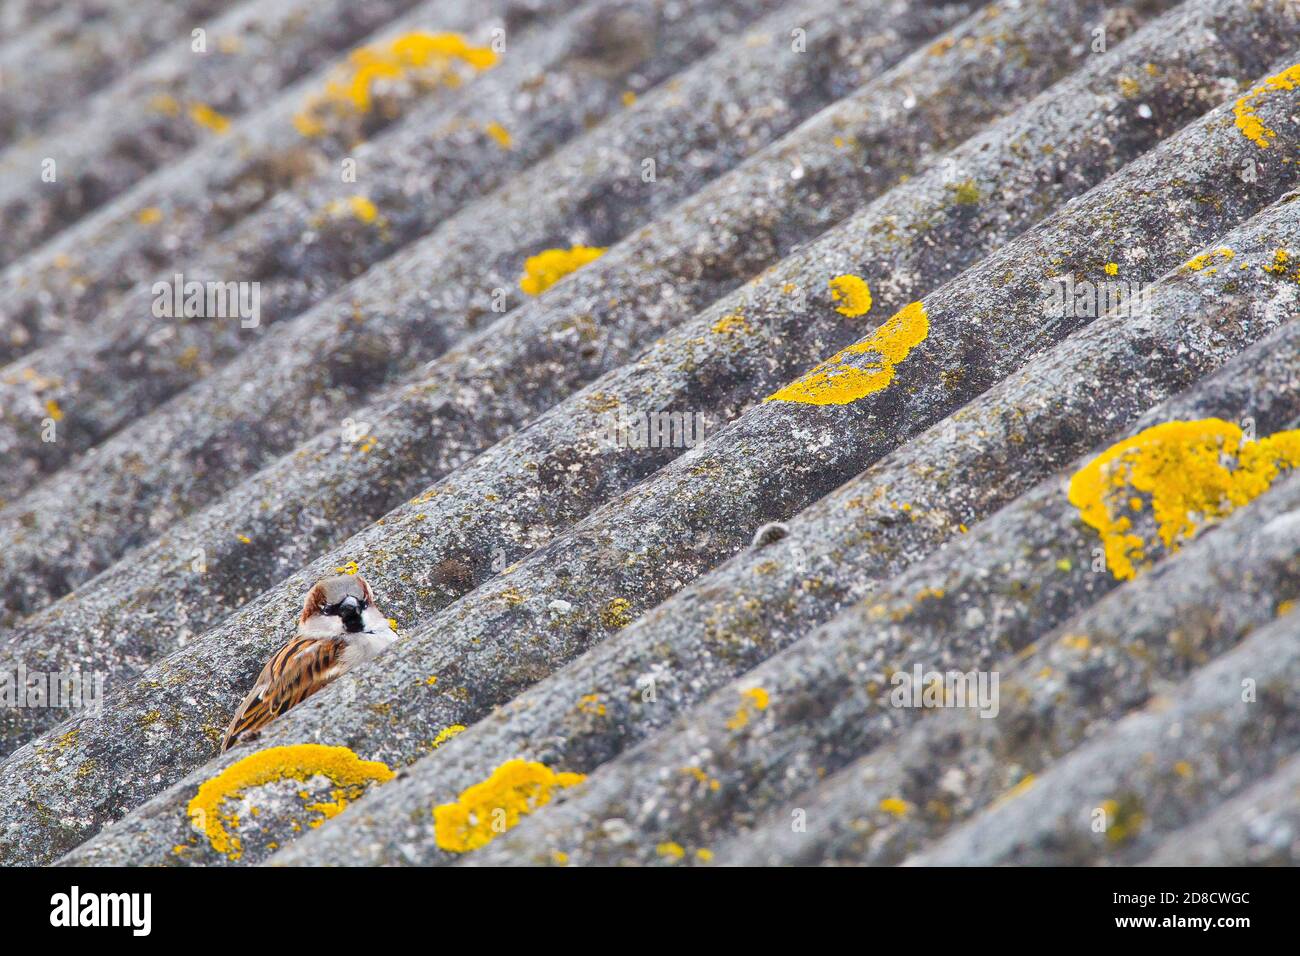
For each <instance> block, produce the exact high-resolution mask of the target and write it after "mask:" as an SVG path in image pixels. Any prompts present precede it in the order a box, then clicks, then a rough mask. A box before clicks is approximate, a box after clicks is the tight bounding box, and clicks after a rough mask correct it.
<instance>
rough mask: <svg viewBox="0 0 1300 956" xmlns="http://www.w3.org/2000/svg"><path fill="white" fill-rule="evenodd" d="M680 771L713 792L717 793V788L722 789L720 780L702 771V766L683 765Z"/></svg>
mask: <svg viewBox="0 0 1300 956" xmlns="http://www.w3.org/2000/svg"><path fill="white" fill-rule="evenodd" d="M682 773H684V774H686V776H688V777H691V778H693V779H695V780H697V781H699V782H700V783H702V784H704V785H705V786H706V787H708V788H709V789H710V790H712V791H713V792H714V793H717V792H718V791H719V790H721V789H722V781H720V780H717V779H715V778H714V777H710V776H709V775H708V774H707V773H705V772H704V768H702V767H683V768H682Z"/></svg>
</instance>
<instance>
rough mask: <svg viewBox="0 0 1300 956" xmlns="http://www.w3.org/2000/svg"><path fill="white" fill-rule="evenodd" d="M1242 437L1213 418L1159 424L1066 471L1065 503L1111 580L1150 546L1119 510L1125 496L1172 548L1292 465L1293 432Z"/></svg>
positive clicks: (1138, 563) (1128, 571)
mask: <svg viewBox="0 0 1300 956" xmlns="http://www.w3.org/2000/svg"><path fill="white" fill-rule="evenodd" d="M1242 438H1243V435H1242V431H1241V429H1240V428H1238V427H1237V426H1236V425H1233V424H1231V423H1230V422H1225V421H1222V420H1221V419H1217V418H1207V419H1202V420H1199V421H1173V422H1166V423H1164V424H1162V425H1156V426H1153V427H1151V428H1148V429H1146V430H1145V431H1143V432H1141V433H1139V434H1138V435H1135V436H1134V437H1132V438H1127V439H1125V440H1124V441H1121V442H1118V443H1117V444H1115V445H1112V446H1111V447H1110V448H1108V449H1107V450H1106V451H1104V452H1103V453H1102V454H1100V455H1098V456H1097V457H1096V458H1094V459H1093V460H1092V461H1090V462H1089V463H1088V464H1087V465H1085V466H1084V467H1083V468H1080V469H1079V470H1078V471H1077V472H1076V473H1075V474H1074V476H1073V477H1072V478H1071V479H1070V486H1069V500H1070V503H1071V504H1072V505H1074V506H1075V507H1076V508H1078V509H1079V514H1080V516H1081V517H1082V518H1083V521H1084V523H1085V524H1087V525H1089V526H1090V527H1092V528H1094V529H1096V530H1097V532H1098V534H1099V535H1100V536H1101V540H1102V544H1103V546H1104V548H1105V555H1106V565H1107V567H1109V568H1110V571H1111V573H1112V574H1113V575H1114V576H1115V577H1116V578H1118V579H1120V580H1124V579H1128V578H1133V577H1135V576H1136V575H1137V572H1138V569H1139V567H1146V566H1147V565H1149V563H1150V562H1149V559H1148V551H1149V549H1151V548H1153V547H1155V544H1156V542H1155V541H1148V538H1147V537H1144V536H1143V535H1142V534H1141V533H1139V532H1138V530H1137V529H1136V528H1135V526H1134V520H1135V516H1134V515H1131V514H1129V513H1127V512H1126V507H1127V509H1128V511H1131V510H1132V507H1131V497H1132V496H1141V497H1142V498H1144V499H1148V500H1149V501H1150V505H1151V507H1150V509H1149V512H1148V511H1147V510H1143V511H1142V512H1139V513H1138V514H1140V515H1143V516H1145V515H1147V514H1148V513H1149V514H1150V519H1149V520H1150V521H1151V522H1152V523H1153V528H1154V531H1155V535H1156V537H1157V538H1158V541H1159V543H1160V544H1163V546H1164V547H1165V548H1166V549H1167V550H1170V551H1176V550H1177V549H1178V548H1179V547H1180V546H1181V544H1182V543H1183V542H1184V541H1188V540H1191V539H1192V538H1194V537H1195V536H1196V535H1197V534H1198V533H1199V531H1200V530H1201V528H1202V527H1203V526H1205V525H1207V524H1211V523H1213V522H1215V521H1217V520H1219V519H1222V518H1223V517H1225V516H1226V515H1228V514H1230V513H1231V512H1232V511H1233V510H1235V509H1236V508H1238V507H1240V506H1241V505H1244V504H1246V503H1248V502H1250V501H1252V500H1253V499H1255V498H1256V497H1258V496H1259V495H1260V494H1262V493H1263V492H1264V491H1266V490H1268V488H1269V486H1270V485H1271V484H1272V483H1273V481H1274V480H1275V479H1276V478H1277V477H1278V475H1279V474H1280V473H1281V472H1282V471H1283V470H1284V469H1291V468H1296V467H1298V466H1300V429H1297V430H1293V431H1285V432H1278V433H1277V434H1274V435H1271V436H1269V437H1267V438H1262V439H1260V440H1258V441H1252V442H1243V441H1242ZM1233 459H1235V467H1231V465H1232V462H1233Z"/></svg>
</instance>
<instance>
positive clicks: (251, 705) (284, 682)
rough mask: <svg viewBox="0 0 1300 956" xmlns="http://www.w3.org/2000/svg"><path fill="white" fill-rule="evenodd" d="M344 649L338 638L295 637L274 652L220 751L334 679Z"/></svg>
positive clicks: (240, 706) (239, 711) (245, 700)
mask: <svg viewBox="0 0 1300 956" xmlns="http://www.w3.org/2000/svg"><path fill="white" fill-rule="evenodd" d="M346 646H347V643H346V642H345V641H343V640H342V639H341V638H330V639H329V640H320V639H317V638H313V637H295V638H294V639H293V640H291V641H290V642H289V643H288V644H286V645H284V647H282V648H280V649H279V650H278V651H276V652H275V655H274V656H273V657H272V658H271V659H270V660H269V661H267V662H266V666H265V667H263V668H262V673H261V674H260V675H259V676H258V678H257V683H256V684H254V685H253V689H252V690H251V691H250V692H249V694H248V696H247V697H245V698H244V702H243V703H242V704H240V705H239V709H238V710H237V711H235V717H234V719H233V720H232V721H231V722H230V728H229V729H228V730H227V731H226V739H225V740H223V741H222V742H221V749H222V750H223V751H224V750H226V749H228V748H229V747H230V745H231V744H233V743H235V741H237V740H238V739H239V738H240V737H242V736H243V735H244V734H247V733H249V732H251V731H254V730H258V729H260V728H262V727H264V726H266V725H267V724H269V723H270V722H271V721H273V720H275V718H277V717H279V716H280V715H281V714H282V713H284V712H285V711H286V710H288V709H289V708H290V707H293V706H295V705H297V704H299V703H301V702H302V701H304V700H306V699H307V698H308V697H310V696H311V695H312V694H314V693H316V691H318V690H320V689H321V688H322V687H324V686H325V685H326V684H328V683H329V682H330V681H332V680H333V679H334V678H335V677H337V676H338V673H339V671H338V668H339V663H340V661H339V659H340V657H341V656H342V654H343V649H344V648H345V647H346Z"/></svg>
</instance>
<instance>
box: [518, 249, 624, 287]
mask: <svg viewBox="0 0 1300 956" xmlns="http://www.w3.org/2000/svg"><path fill="white" fill-rule="evenodd" d="M604 254H605V249H604V248H602V247H599V246H572V247H570V248H568V249H546V250H544V251H542V252H539V253H537V255H535V256H529V257H528V258H527V259H525V260H524V274H523V275H522V276H520V277H519V288H521V289H523V290H524V292H526V293H527V294H528V295H541V294H542V293H543V292H545V291H546V290H547V289H549V288H550V287H551V286H553V285H555V283H557V282H559V281H560V280H561V279H563V278H564V277H565V276H567V275H568V274H569V273H571V272H577V271H578V270H579V269H581V268H582V267H583V266H585V265H586V264H587V263H589V262H594V261H595V260H597V259H599V258H600V257H601V256H603V255H604Z"/></svg>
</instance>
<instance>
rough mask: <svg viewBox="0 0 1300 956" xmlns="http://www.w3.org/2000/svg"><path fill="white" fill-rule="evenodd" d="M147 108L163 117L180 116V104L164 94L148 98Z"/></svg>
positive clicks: (172, 97)
mask: <svg viewBox="0 0 1300 956" xmlns="http://www.w3.org/2000/svg"><path fill="white" fill-rule="evenodd" d="M149 108H150V109H151V110H153V111H154V112H156V113H162V114H163V116H180V115H181V104H180V103H178V102H176V97H174V96H169V95H168V94H166V93H159V94H157V95H155V96H151V97H150V98H149Z"/></svg>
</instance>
